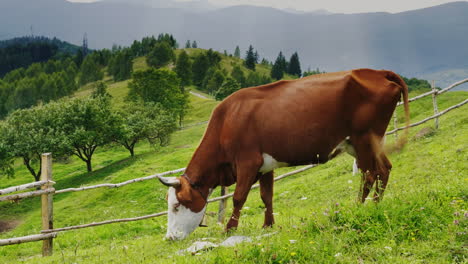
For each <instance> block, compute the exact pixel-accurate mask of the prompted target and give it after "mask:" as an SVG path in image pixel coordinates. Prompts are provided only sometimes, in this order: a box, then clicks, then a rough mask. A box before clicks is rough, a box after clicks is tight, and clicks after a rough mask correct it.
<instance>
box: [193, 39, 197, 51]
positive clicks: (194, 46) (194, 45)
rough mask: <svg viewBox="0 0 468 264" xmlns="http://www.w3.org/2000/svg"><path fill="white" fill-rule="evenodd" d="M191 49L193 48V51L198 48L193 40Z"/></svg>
mask: <svg viewBox="0 0 468 264" xmlns="http://www.w3.org/2000/svg"><path fill="white" fill-rule="evenodd" d="M192 48H194V49H196V48H198V44H197V41H195V40H194V41H193V43H192Z"/></svg>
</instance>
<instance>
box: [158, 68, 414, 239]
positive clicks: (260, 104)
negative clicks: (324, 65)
mask: <svg viewBox="0 0 468 264" xmlns="http://www.w3.org/2000/svg"><path fill="white" fill-rule="evenodd" d="M401 95H403V99H404V107H405V113H406V119H407V123H408V122H409V109H408V88H407V86H406V84H405V83H404V81H403V80H402V79H401V78H400V77H399V76H398V75H397V74H395V73H393V72H391V71H383V70H382V71H376V70H371V69H358V70H352V71H345V72H337V73H326V74H320V75H314V76H309V77H305V78H301V79H297V80H292V81H278V82H275V83H271V84H267V85H262V86H258V87H252V88H247V89H241V90H240V91H238V92H236V93H234V94H232V95H231V96H229V97H228V98H226V99H225V100H224V101H223V102H222V103H221V104H219V105H218V107H216V109H215V110H214V111H213V114H212V116H211V119H210V122H209V124H208V128H207V129H206V132H205V135H204V136H203V139H202V141H201V143H200V146H199V147H198V149H197V150H196V151H195V154H194V155H193V157H192V160H191V161H190V163H189V165H188V166H187V169H186V171H185V174H183V175H182V176H181V177H170V178H162V177H161V178H160V180H161V182H162V183H163V184H165V185H167V186H170V187H171V188H170V189H169V193H168V206H169V210H168V214H169V216H168V230H167V234H166V237H167V238H169V239H182V238H184V237H186V236H187V235H188V234H190V233H191V232H193V230H194V229H195V228H196V227H197V226H198V224H199V223H200V221H201V219H202V217H203V214H204V211H205V208H206V204H207V199H208V196H209V194H210V192H211V190H212V189H214V188H215V187H216V186H219V185H221V186H229V185H232V184H234V183H237V184H236V189H235V192H234V197H233V201H234V211H233V213H232V216H231V218H230V220H229V222H228V224H227V227H226V229H227V230H229V229H231V228H235V227H237V225H238V221H239V216H240V210H241V208H242V206H243V205H244V203H245V201H246V199H247V195H248V194H249V191H250V188H251V186H252V185H253V184H254V183H255V182H256V181H257V180H258V181H260V195H261V198H262V200H263V202H264V203H265V207H266V211H265V222H264V224H263V226H264V227H267V226H271V225H273V223H274V219H273V207H272V196H273V170H274V169H275V168H278V167H282V166H296V165H305V164H312V163H314V164H317V163H325V162H327V161H328V160H329V159H331V158H333V157H334V156H336V155H337V154H339V152H341V151H342V150H345V151H347V152H348V153H350V154H352V155H354V156H355V157H356V159H357V163H358V167H359V168H360V169H361V171H362V172H363V177H362V187H361V191H360V195H359V199H360V200H361V201H362V202H364V201H365V199H366V197H367V196H368V194H369V192H370V189H371V188H372V186H373V185H374V183H375V182H376V181H377V182H378V184H376V187H375V188H376V192H375V194H374V199H375V200H376V201H377V200H379V198H381V197H382V195H383V193H384V190H385V187H386V185H387V182H388V177H389V173H390V169H391V163H390V161H389V160H388V159H387V157H386V156H385V154H384V152H383V151H382V148H381V140H382V137H383V136H384V134H385V130H386V129H387V126H388V123H389V121H390V118H391V117H392V114H393V111H394V110H395V107H396V105H397V103H398V101H399V100H400V97H401Z"/></svg>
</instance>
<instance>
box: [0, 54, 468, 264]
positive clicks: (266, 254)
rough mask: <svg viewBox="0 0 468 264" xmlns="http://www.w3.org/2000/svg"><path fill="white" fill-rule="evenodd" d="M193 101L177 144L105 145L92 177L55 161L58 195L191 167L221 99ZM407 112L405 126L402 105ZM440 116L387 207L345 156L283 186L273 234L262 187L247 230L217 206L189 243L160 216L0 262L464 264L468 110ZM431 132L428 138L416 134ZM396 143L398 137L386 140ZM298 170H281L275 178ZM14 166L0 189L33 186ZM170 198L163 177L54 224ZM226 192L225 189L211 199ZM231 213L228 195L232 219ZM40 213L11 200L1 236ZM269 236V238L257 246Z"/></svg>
mask: <svg viewBox="0 0 468 264" xmlns="http://www.w3.org/2000/svg"><path fill="white" fill-rule="evenodd" d="M191 52H196V50H193V51H191ZM233 60H234V59H233ZM222 63H225V64H226V67H229V65H231V64H232V63H231V62H229V61H227V60H223V62H222ZM145 67H147V66H146V63H145V61H144V60H143V58H138V59H136V61H135V68H138V69H144V68H145ZM260 70H263V69H260ZM265 71H266V70H265ZM108 83H109V87H108V92H109V93H110V94H111V95H112V96H113V99H112V100H113V102H114V106H115V107H119V106H120V105H121V104H122V103H123V102H124V97H125V95H126V93H127V90H128V87H127V83H128V82H127V81H125V82H118V83H112V82H110V80H108ZM87 94H90V87H83V88H82V89H81V90H80V91H78V92H77V93H76V94H75V96H85V95H87ZM411 95H412V96H414V95H415V94H411ZM467 95H468V92H449V93H446V94H443V95H441V96H439V97H438V98H437V100H438V103H439V109H440V110H443V109H445V108H447V107H449V106H452V105H454V104H456V103H459V102H461V101H463V100H464V99H466V97H467ZM190 100H191V106H190V110H189V113H188V115H187V117H186V119H185V121H184V126H187V128H186V129H183V130H179V131H177V132H176V133H174V134H173V135H172V138H171V142H170V144H169V145H168V146H165V147H153V146H151V145H149V144H147V143H146V142H142V143H140V144H139V145H137V147H136V156H135V157H134V158H131V157H130V155H129V153H128V151H127V150H125V149H124V148H123V147H120V146H118V145H109V146H105V147H102V148H98V149H97V152H96V155H95V157H93V164H94V168H95V171H94V172H92V173H87V172H86V166H85V164H84V163H83V162H81V161H80V160H78V159H77V158H73V157H72V158H70V159H67V160H54V164H53V177H54V181H56V185H55V188H56V189H64V188H69V187H78V186H87V185H94V184H99V183H119V182H122V181H125V180H129V179H133V178H137V177H143V176H147V175H151V174H155V173H158V172H164V171H168V170H174V169H178V168H182V167H185V166H186V165H187V163H188V161H189V160H190V158H191V155H192V154H193V152H194V150H195V149H196V147H197V146H198V144H199V142H200V139H201V137H202V135H203V133H204V130H205V128H206V124H203V125H196V126H190V125H191V124H196V123H200V122H202V121H206V120H208V119H209V116H210V114H211V111H212V110H213V108H214V107H215V106H216V105H217V103H218V102H216V101H214V100H211V99H202V98H198V97H195V96H193V95H191V97H190ZM410 111H411V119H412V122H414V121H418V120H421V119H423V118H425V117H428V116H430V115H432V114H433V109H432V99H431V98H430V97H426V98H424V99H421V100H417V101H415V102H412V103H411V104H410ZM398 116H399V117H400V118H399V122H400V125H403V123H404V120H403V119H402V118H401V117H403V114H402V112H401V109H398ZM439 121H440V128H439V129H438V130H434V129H428V128H433V127H434V121H429V122H427V123H425V124H423V125H421V126H418V127H415V128H412V129H411V130H410V134H409V141H408V143H407V144H406V146H405V147H404V148H403V149H402V150H401V151H399V152H394V153H391V154H390V155H389V157H390V160H391V162H392V163H393V169H392V172H391V176H390V181H389V185H388V187H387V190H386V193H385V198H384V199H383V201H382V202H381V203H379V204H376V203H374V202H371V201H367V202H366V203H365V204H359V203H357V202H356V198H357V193H358V189H359V183H360V176H357V175H356V176H353V175H352V163H353V159H352V157H350V156H347V155H342V156H339V157H338V158H336V159H335V160H332V161H330V162H328V163H326V164H324V165H320V166H317V167H316V168H313V169H310V170H308V171H305V172H302V173H300V174H297V175H293V176H290V177H288V178H286V179H284V180H282V181H279V182H277V183H275V192H274V205H273V206H274V211H275V220H276V224H275V226H274V227H273V228H267V229H262V228H261V226H262V224H263V211H264V206H263V203H262V202H261V199H260V195H259V191H258V190H253V191H251V192H250V195H249V198H248V201H247V203H246V204H245V207H244V209H243V211H242V216H241V218H240V224H239V228H238V229H237V230H236V231H233V232H231V233H225V232H224V226H222V225H219V224H217V223H216V220H217V214H216V212H217V209H218V203H212V204H210V205H209V206H208V209H207V212H208V213H207V220H208V227H206V228H198V229H197V230H196V231H195V232H194V233H193V234H192V235H190V236H189V237H188V238H187V239H185V240H183V241H176V242H171V241H165V240H163V237H164V235H165V231H166V221H167V219H166V217H165V216H162V217H157V218H152V219H147V220H142V221H136V222H129V223H117V224H110V225H104V226H98V227H91V228H86V229H80V230H74V231H66V232H62V233H59V235H58V237H57V238H56V239H54V254H53V256H51V257H45V258H44V257H42V256H41V247H42V243H41V242H33V243H25V244H20V245H12V246H4V247H0V263H466V262H467V261H468V247H467V241H468V234H467V232H468V201H467V199H468V111H467V106H463V107H462V108H460V109H456V110H453V111H451V112H449V113H448V114H446V115H444V116H442V117H441V118H440V120H439ZM390 128H392V124H391V125H390ZM422 129H424V130H425V131H426V133H418V132H420V131H421V130H422ZM400 135H401V133H400ZM393 140H394V137H393V136H389V137H388V140H387V142H392V141H393ZM294 169H295V168H283V169H279V170H277V171H276V175H277V176H278V175H280V174H282V173H285V172H287V171H291V170H294ZM16 171H17V173H16V177H15V178H13V179H3V180H2V181H1V182H0V188H6V187H8V186H14V185H19V184H23V183H28V182H31V181H32V180H33V178H32V177H31V175H29V174H28V172H27V170H26V169H25V168H24V166H22V164H21V163H20V161H18V162H17V164H16ZM233 189H234V188H233V186H231V187H230V190H231V191H232V190H233ZM165 195H166V187H165V186H163V185H162V184H160V183H159V181H157V180H151V181H145V182H140V183H135V184H131V185H127V186H124V187H122V188H117V189H105V188H101V189H94V190H90V191H83V192H74V193H64V194H57V195H55V196H54V226H55V227H65V226H70V225H78V224H86V223H91V222H97V221H104V220H109V219H116V218H127V217H136V216H142V215H146V214H151V213H156V212H161V211H165V210H166V201H165ZM218 195H219V189H217V190H215V191H214V193H213V195H212V197H216V196H218ZM231 210H232V203H231V200H229V202H228V209H227V215H229V214H230V212H231ZM40 211H41V210H40V199H39V198H30V199H25V200H22V201H19V202H17V203H6V202H3V203H1V204H0V212H1V214H0V220H1V221H12V222H15V223H16V224H17V226H16V228H14V229H13V230H11V231H8V232H4V233H0V239H4V238H10V237H18V236H24V235H29V234H38V233H40V231H41V215H40V213H41V212H40ZM232 235H242V236H249V237H252V238H253V242H251V243H243V244H240V245H238V246H236V247H234V248H223V247H219V248H214V249H212V250H208V251H203V252H200V253H199V254H195V255H191V254H188V255H179V254H177V252H178V251H179V250H181V249H185V248H187V247H189V246H190V245H191V244H192V243H193V242H195V241H199V240H202V239H206V240H208V241H211V242H216V243H218V242H222V241H223V240H224V239H226V238H227V237H229V236H232ZM261 235H266V236H263V237H261V238H259V239H256V237H257V236H261Z"/></svg>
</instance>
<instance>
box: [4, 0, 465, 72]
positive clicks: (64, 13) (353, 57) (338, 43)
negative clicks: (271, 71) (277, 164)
mask: <svg viewBox="0 0 468 264" xmlns="http://www.w3.org/2000/svg"><path fill="white" fill-rule="evenodd" d="M138 2H139V1H135V2H132V3H131V4H129V3H128V2H126V3H124V2H119V0H107V1H102V2H95V3H90V4H83V3H81V4H80V3H70V2H67V1H65V0H35V1H31V0H2V1H1V2H0V32H2V33H1V34H0V36H2V35H9V36H12V35H13V36H17V35H25V34H27V33H28V32H29V28H30V26H31V25H33V27H34V30H35V31H36V32H37V34H42V35H48V36H57V37H58V38H60V39H64V40H67V41H70V42H72V43H77V44H78V43H81V40H82V37H83V34H84V33H85V32H86V33H87V35H88V39H89V45H90V47H94V48H103V47H106V48H110V47H111V46H112V44H114V43H115V44H120V45H129V44H130V43H131V42H132V41H133V40H134V39H141V38H142V37H143V36H146V35H152V34H154V35H157V34H159V33H161V32H169V33H171V34H173V35H174V36H175V37H176V38H177V39H178V40H179V42H180V43H181V44H183V43H185V41H186V40H188V39H190V40H197V42H198V44H199V46H200V47H203V48H213V49H216V50H220V51H223V50H225V49H226V50H228V51H229V52H233V51H234V48H235V46H236V45H239V46H240V47H241V51H242V53H245V50H246V49H247V47H248V45H249V44H252V45H253V46H254V48H256V49H257V50H258V52H259V54H260V56H261V57H266V58H267V59H269V60H274V59H275V58H276V56H277V55H278V52H279V51H280V50H282V51H283V53H285V54H286V56H287V57H288V59H289V56H291V54H292V53H293V52H294V51H298V53H299V57H300V60H301V63H302V68H303V69H306V68H307V67H308V66H310V67H312V68H315V67H320V69H323V70H326V71H335V70H344V69H350V68H356V67H372V68H385V69H391V70H394V71H396V72H399V73H401V74H403V75H405V76H416V77H419V76H421V75H422V74H426V73H433V72H440V71H447V70H451V69H468V60H466V59H465V58H467V57H468V46H467V45H466V43H468V15H467V14H468V2H452V3H448V4H444V5H440V6H435V7H430V8H424V9H419V10H414V11H408V12H402V13H396V14H390V13H363V14H326V13H325V14H321V13H303V14H302V13H298V12H287V11H281V10H277V9H273V8H266V7H256V6H235V7H229V8H221V9H210V8H206V9H204V8H201V9H196V8H190V7H187V8H185V6H184V4H183V3H184V2H179V4H180V5H179V4H178V5H177V6H172V7H170V6H169V7H167V8H151V7H149V6H148V5H146V6H144V5H142V4H138ZM154 2H155V3H157V2H161V3H163V2H172V1H168V0H154ZM196 2H199V4H200V3H202V4H203V2H206V1H196ZM192 4H193V3H192ZM18 18H21V19H18Z"/></svg>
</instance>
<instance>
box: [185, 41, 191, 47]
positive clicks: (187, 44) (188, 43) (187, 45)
mask: <svg viewBox="0 0 468 264" xmlns="http://www.w3.org/2000/svg"><path fill="white" fill-rule="evenodd" d="M185 48H186V49H189V48H190V40H187V42H185Z"/></svg>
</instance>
